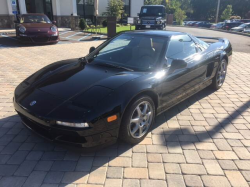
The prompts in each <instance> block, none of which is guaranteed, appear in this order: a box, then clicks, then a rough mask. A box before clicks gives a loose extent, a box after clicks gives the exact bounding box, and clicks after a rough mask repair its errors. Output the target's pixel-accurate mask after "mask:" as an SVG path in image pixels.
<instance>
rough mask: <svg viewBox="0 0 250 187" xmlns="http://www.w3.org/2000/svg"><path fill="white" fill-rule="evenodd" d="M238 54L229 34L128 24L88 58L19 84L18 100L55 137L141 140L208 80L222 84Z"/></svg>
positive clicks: (41, 130)
mask: <svg viewBox="0 0 250 187" xmlns="http://www.w3.org/2000/svg"><path fill="white" fill-rule="evenodd" d="M203 39H209V40H212V39H215V38H203ZM231 57H232V47H231V44H230V42H229V41H228V40H227V39H217V41H216V42H214V43H212V42H209V43H206V42H204V41H202V40H200V39H199V38H197V37H194V36H191V35H189V34H186V33H179V32H167V31H135V32H126V33H122V34H120V35H118V36H116V37H114V38H112V39H110V40H108V41H106V42H104V43H103V44H101V45H100V46H99V47H97V48H96V49H95V48H94V47H92V48H91V49H90V53H89V55H87V56H86V57H84V58H80V59H72V60H65V61H60V62H57V63H54V64H51V65H49V66H46V67H45V68H43V69H41V70H39V71H38V72H36V73H35V74H33V75H31V76H30V77H28V78H27V79H26V80H24V81H23V82H22V83H21V84H20V85H19V86H18V87H17V88H16V90H15V95H14V106H15V109H16V111H17V113H18V114H19V115H20V117H21V119H22V121H23V123H24V124H25V125H26V126H27V127H28V128H30V129H32V130H33V131H35V132H37V133H38V134H40V135H42V136H43V137H45V138H47V139H49V140H52V141H56V142H63V143H64V144H67V145H68V144H70V145H76V146H79V147H83V148H84V147H85V148H90V147H94V148H96V147H99V146H104V145H108V144H112V143H114V142H116V140H117V138H118V137H119V138H121V139H123V140H125V141H126V142H128V143H132V144H136V143H138V142H140V141H141V140H143V139H144V137H145V136H146V135H147V133H148V132H149V130H150V128H151V127H152V126H153V123H154V119H155V116H156V115H157V114H160V113H162V112H164V111H165V110H167V109H169V108H170V107H172V106H174V105H176V104H177V103H179V102H181V101H183V100H185V99H186V98H188V97H190V96H191V95H193V94H195V93H197V92H199V91H200V90H201V89H203V88H205V87H207V86H209V85H211V87H212V88H214V89H215V90H217V89H219V88H221V86H222V85H223V83H224V80H225V78H226V72H227V65H228V64H229V62H230V61H231Z"/></svg>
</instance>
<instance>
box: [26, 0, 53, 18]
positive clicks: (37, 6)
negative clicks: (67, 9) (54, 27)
mask: <svg viewBox="0 0 250 187" xmlns="http://www.w3.org/2000/svg"><path fill="white" fill-rule="evenodd" d="M25 3H26V10H27V13H43V14H46V15H47V16H48V17H49V18H50V19H51V20H53V12H52V2H51V0H25Z"/></svg>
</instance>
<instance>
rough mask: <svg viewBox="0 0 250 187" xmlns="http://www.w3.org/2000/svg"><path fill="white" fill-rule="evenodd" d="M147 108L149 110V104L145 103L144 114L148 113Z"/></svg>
mask: <svg viewBox="0 0 250 187" xmlns="http://www.w3.org/2000/svg"><path fill="white" fill-rule="evenodd" d="M147 110H148V104H147V103H145V105H144V108H143V111H142V114H143V115H146V112H147Z"/></svg>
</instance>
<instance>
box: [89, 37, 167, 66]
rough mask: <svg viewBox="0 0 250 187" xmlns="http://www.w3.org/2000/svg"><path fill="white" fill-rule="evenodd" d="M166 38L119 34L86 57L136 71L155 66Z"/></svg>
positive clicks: (100, 63) (94, 61)
mask: <svg viewBox="0 0 250 187" xmlns="http://www.w3.org/2000/svg"><path fill="white" fill-rule="evenodd" d="M166 42H167V38H163V37H157V36H148V35H147V36H146V35H138V34H121V35H119V36H118V37H116V38H114V39H112V40H111V41H109V42H108V44H107V45H105V46H104V47H100V49H97V50H95V51H94V52H93V53H91V54H90V55H89V56H87V59H88V61H89V62H91V63H94V64H99V65H113V66H117V67H118V66H119V67H123V68H129V69H131V70H136V71H150V70H152V69H154V68H155V67H156V64H157V61H158V59H159V57H160V54H161V52H162V50H163V48H164V46H166Z"/></svg>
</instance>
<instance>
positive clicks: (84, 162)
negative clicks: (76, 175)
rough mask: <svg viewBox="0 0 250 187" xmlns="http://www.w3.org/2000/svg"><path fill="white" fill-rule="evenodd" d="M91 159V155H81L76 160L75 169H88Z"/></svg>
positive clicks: (90, 165)
mask: <svg viewBox="0 0 250 187" xmlns="http://www.w3.org/2000/svg"><path fill="white" fill-rule="evenodd" d="M93 160H94V159H93V157H81V158H80V159H79V160H78V162H77V165H76V171H90V170H91V167H92V164H93Z"/></svg>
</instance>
